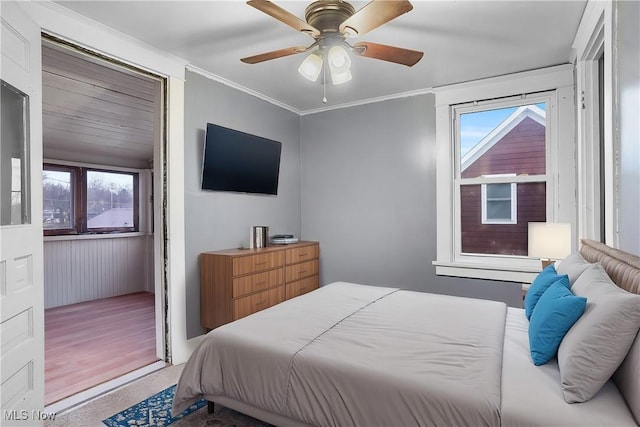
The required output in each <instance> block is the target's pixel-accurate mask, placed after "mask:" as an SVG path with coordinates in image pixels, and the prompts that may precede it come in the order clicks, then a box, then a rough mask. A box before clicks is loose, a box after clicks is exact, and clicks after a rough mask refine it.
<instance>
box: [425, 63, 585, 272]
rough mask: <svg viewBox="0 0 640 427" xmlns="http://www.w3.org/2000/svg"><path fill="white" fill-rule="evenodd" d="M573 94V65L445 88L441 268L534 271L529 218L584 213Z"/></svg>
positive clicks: (439, 120) (439, 96)
mask: <svg viewBox="0 0 640 427" xmlns="http://www.w3.org/2000/svg"><path fill="white" fill-rule="evenodd" d="M572 101H573V74H572V72H571V69H570V68H568V67H554V68H552V69H548V70H540V71H537V72H527V73H521V74H517V75H512V76H509V77H505V78H496V79H488V80H486V81H480V82H472V83H467V84H462V85H454V86H452V87H447V88H440V89H438V90H436V144H437V145H436V153H437V179H438V182H437V230H438V242H437V259H436V260H435V261H434V262H433V264H434V265H435V267H436V273H437V274H441V275H451V276H458V277H474V278H485V279H496V280H509V281H522V282H527V281H530V280H531V279H532V278H533V277H535V274H536V273H537V271H539V265H540V264H539V260H537V259H533V258H530V257H529V256H528V253H527V251H528V224H529V223H530V222H571V223H573V222H574V220H575V194H574V193H575V189H574V182H575V174H574V173H575V172H574V171H575V169H574V166H573V165H574V162H575V158H574V150H575V145H574V117H573V111H574V106H573V103H572ZM560 141H562V143H560ZM560 176H562V179H559V178H560Z"/></svg>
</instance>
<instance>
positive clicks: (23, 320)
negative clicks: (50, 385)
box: [0, 1, 46, 426]
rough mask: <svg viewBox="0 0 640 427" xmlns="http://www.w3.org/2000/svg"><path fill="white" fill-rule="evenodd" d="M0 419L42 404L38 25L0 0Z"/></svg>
mask: <svg viewBox="0 0 640 427" xmlns="http://www.w3.org/2000/svg"><path fill="white" fill-rule="evenodd" d="M0 18H1V20H0V24H1V27H2V28H1V29H2V33H1V36H0V44H1V47H2V55H1V62H0V78H1V79H2V96H1V97H0V101H1V103H2V105H1V108H0V112H1V115H2V122H1V124H0V132H1V136H2V139H1V145H0V147H1V150H0V310H1V312H0V340H1V343H2V345H1V350H0V366H1V368H0V370H1V378H0V381H1V386H0V400H1V403H2V414H0V424H2V425H3V426H4V425H14V424H15V425H22V426H25V425H30V426H31V425H40V424H42V422H41V418H44V417H45V416H46V414H45V413H44V411H43V408H44V288H43V283H44V279H43V239H42V70H41V67H42V66H41V53H40V51H41V45H40V43H41V40H40V28H39V27H38V26H37V25H36V24H35V23H34V22H33V21H32V20H31V19H29V17H28V15H27V13H26V12H25V11H24V10H23V9H22V5H21V4H19V3H17V2H5V1H1V2H0Z"/></svg>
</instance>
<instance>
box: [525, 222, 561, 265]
mask: <svg viewBox="0 0 640 427" xmlns="http://www.w3.org/2000/svg"><path fill="white" fill-rule="evenodd" d="M570 253H571V224H566V223H560V222H530V223H529V256H530V257H536V258H548V259H564V258H566V257H567V256H568V255H569V254H570Z"/></svg>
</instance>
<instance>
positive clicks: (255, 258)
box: [233, 251, 284, 276]
mask: <svg viewBox="0 0 640 427" xmlns="http://www.w3.org/2000/svg"><path fill="white" fill-rule="evenodd" d="M282 265H284V254H283V252H282V251H276V252H265V253H263V254H255V255H247V256H242V257H236V258H234V259H233V275H234V276H241V275H243V274H250V273H257V272H259V271H265V270H270V269H272V268H276V267H281V266H282Z"/></svg>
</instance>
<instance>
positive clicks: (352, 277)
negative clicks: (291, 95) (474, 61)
mask: <svg viewBox="0 0 640 427" xmlns="http://www.w3.org/2000/svg"><path fill="white" fill-rule="evenodd" d="M300 129H301V130H300V141H301V181H302V182H301V190H302V196H301V201H302V234H303V235H304V236H305V238H306V239H310V240H318V241H319V242H320V247H321V264H320V280H321V284H327V283H331V282H334V281H350V282H356V283H365V284H370V285H378V286H396V287H401V288H405V289H411V290H417V291H423V292H433V293H440V294H450V295H460V296H466V297H473V298H485V299H492V300H499V301H504V302H506V303H507V304H509V305H511V306H516V307H521V306H522V289H521V284H520V283H513V282H498V281H490V280H474V279H462V278H451V277H444V276H436V274H435V268H434V267H433V266H432V264H431V262H432V261H433V260H434V259H435V257H436V227H437V224H436V207H435V206H436V159H435V99H434V95H433V94H423V95H417V96H413V97H406V98H399V99H393V100H387V101H384V102H378V103H372V104H366V105H361V106H356V107H351V108H345V109H339V110H333V111H326V112H321V113H316V114H311V115H306V116H302V117H301V125H300Z"/></svg>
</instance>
